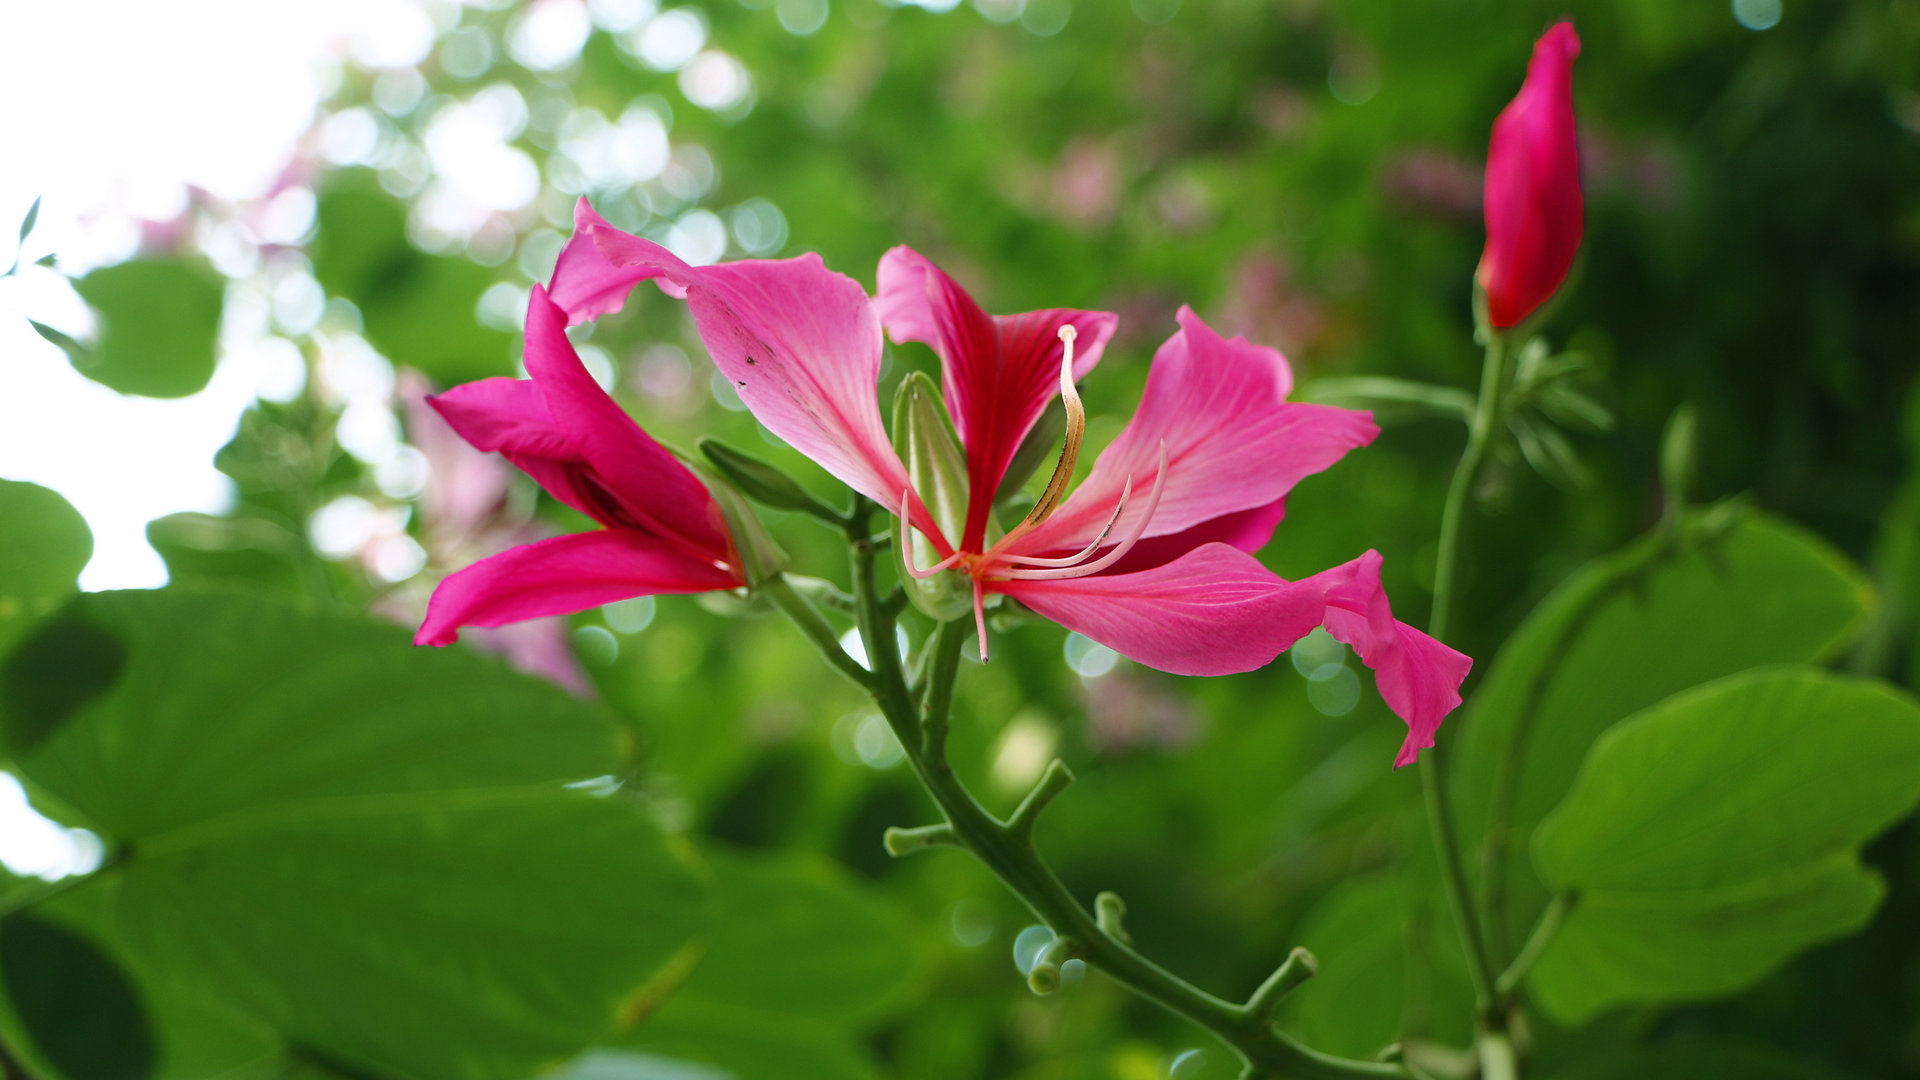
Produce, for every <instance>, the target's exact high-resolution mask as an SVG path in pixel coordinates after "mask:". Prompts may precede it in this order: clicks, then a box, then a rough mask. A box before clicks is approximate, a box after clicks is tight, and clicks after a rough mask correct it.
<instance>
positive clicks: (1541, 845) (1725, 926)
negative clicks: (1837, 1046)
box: [1532, 668, 1920, 1022]
mask: <svg viewBox="0 0 1920 1080" xmlns="http://www.w3.org/2000/svg"><path fill="white" fill-rule="evenodd" d="M1917 802H1920V704H1916V703H1915V702H1913V701H1912V700H1911V699H1909V698H1906V697H1905V696H1903V695H1900V694H1898V693H1896V692H1894V691H1893V690H1892V689H1891V688H1889V687H1887V686H1885V685H1884V684H1880V683H1876V682H1872V681H1868V680H1862V679H1855V678H1843V677H1840V676H1836V675H1829V674H1825V673H1822V672H1818V671H1814V670H1810V669H1799V668H1776V669H1768V670H1762V671H1753V672H1747V673H1743V674H1740V675H1735V676H1732V677H1729V678H1726V679H1722V680H1720V681H1718V682H1714V683H1710V684H1708V685H1706V686H1702V687H1697V688H1695V689H1693V690H1689V691H1687V692H1685V693H1682V694H1679V695H1676V696H1674V697H1673V698H1670V699H1668V700H1667V701H1664V702H1662V703H1660V704H1659V705H1656V706H1654V707H1653V708H1651V709H1648V710H1647V711H1645V712H1643V713H1641V714H1639V715H1638V716H1635V717H1633V718H1632V719H1629V720H1626V721H1623V722H1622V723H1620V724H1619V725H1617V726H1616V727H1615V728H1614V729H1613V730H1611V731H1609V732H1608V733H1607V734H1606V735H1605V736H1603V737H1602V738H1601V739H1600V740H1599V741H1598V742H1597V743H1595V744H1594V748H1593V752H1592V754H1590V755H1589V756H1588V759H1587V763H1586V766H1585V767H1584V768H1583V769H1582V770H1581V773H1580V777H1579V780H1578V781H1577V782H1576V783H1575V785H1574V787H1573V790H1572V791H1571V792H1569V793H1568V795H1567V798H1566V801H1565V802H1564V803H1562V804H1561V805H1560V807H1559V808H1558V809H1556V810H1555V811H1554V812H1553V814H1552V815H1551V816H1550V817H1548V818H1547V820H1546V821H1544V822H1542V823H1541V825H1540V828H1539V831H1538V832H1537V833H1536V834H1535V837H1534V860H1535V863H1536V865H1537V866H1538V867H1539V870H1540V874H1541V876H1542V878H1543V879H1545V880H1546V881H1547V883H1548V884H1549V885H1550V886H1551V887H1552V888H1554V889H1555V890H1558V891H1563V892H1571V893H1572V894H1574V896H1575V897H1576V901H1575V904H1574V908H1573V911H1572V912H1571V913H1570V914H1569V915H1568V916H1567V919H1566V922H1565V923H1563V924H1562V926H1561V930H1560V934H1559V936H1558V937H1557V938H1555V940H1554V942H1553V944H1552V945H1551V946H1550V947H1549V949H1548V951H1547V952H1546V953H1545V954H1544V955H1543V957H1542V959H1541V961H1540V963H1539V965H1538V966H1537V967H1536V968H1535V969H1534V973H1533V980H1532V985H1533V988H1534V990H1535V992H1536V993H1537V994H1538V996H1539V998H1540V1001H1541V1003H1542V1004H1543V1005H1545V1006H1546V1007H1547V1008H1548V1009H1550V1010H1551V1011H1553V1012H1554V1013H1555V1014H1556V1015H1559V1016H1561V1017H1562V1018H1564V1019H1567V1020H1569V1021H1576V1022H1577V1021H1580V1020H1584V1019H1586V1018H1587V1017H1589V1016H1592V1015H1593V1014H1594V1013H1596V1012H1599V1011H1600V1010H1602V1009H1604V1008H1607V1007H1608V1006H1610V1005H1615V1004H1621V1003H1625V1002H1633V1001H1662V1000H1672V999H1678V998H1701V997H1709V996H1713V995H1716V994H1721V993H1726V992H1729V991H1733V990H1737V989H1739V988H1741V987H1743V986H1745V985H1747V984H1748V983H1750V982H1752V981H1753V980H1755V979H1757V978H1759V977H1760V976H1761V975H1764V974H1765V973H1766V972H1767V971H1769V970H1771V969H1772V968H1773V967H1774V966H1775V965H1777V964H1778V963H1780V962H1781V961H1783V960H1785V959H1786V958H1788V957H1790V956H1792V955H1793V954H1794V953H1796V952H1798V951H1799V950H1800V949H1802V948H1805V947H1806V946H1808V945H1810V944H1813V943H1815V942H1818V941H1824V940H1828V939H1831V938H1833V937H1837V936H1839V935H1841V934H1844V933H1847V932H1849V931H1852V930H1855V929H1857V928H1858V927H1860V926H1861V925H1862V924H1864V922H1865V921H1866V919H1867V918H1868V916H1870V915H1871V914H1872V911H1873V909H1874V906H1875V905H1876V904H1877V903H1878V901H1879V897H1880V893H1881V886H1880V883H1879V881H1878V879H1877V878H1875V877H1874V876H1873V875H1872V874H1871V873H1869V872H1867V871H1866V870H1864V869H1862V868H1861V867H1860V866H1859V864H1858V849H1859V847H1860V845H1861V844H1864V843H1865V842H1866V841H1867V840H1868V839H1870V838H1871V837H1872V836H1874V835H1875V834H1876V833H1878V832H1880V831H1881V830H1882V829H1884V828H1886V827H1887V826H1888V825H1889V824H1891V823H1892V822H1894V821H1895V820H1897V819H1899V818H1901V817H1903V816H1905V815H1906V814H1907V813H1908V812H1910V811H1911V810H1912V809H1913V807H1914V805H1915V804H1916V803H1917Z"/></svg>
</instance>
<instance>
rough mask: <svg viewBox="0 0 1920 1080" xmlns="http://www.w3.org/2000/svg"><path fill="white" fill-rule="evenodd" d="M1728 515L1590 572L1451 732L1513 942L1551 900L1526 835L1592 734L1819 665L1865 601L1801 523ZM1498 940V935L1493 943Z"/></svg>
mask: <svg viewBox="0 0 1920 1080" xmlns="http://www.w3.org/2000/svg"><path fill="white" fill-rule="evenodd" d="M1729 510H1730V508H1720V509H1717V510H1712V511H1708V512H1707V513H1705V514H1699V515H1692V516H1690V517H1689V518H1687V519H1686V520H1685V521H1684V522H1683V523H1682V524H1681V526H1680V531H1679V533H1678V535H1675V536H1671V537H1669V536H1667V535H1664V534H1662V535H1654V536H1649V537H1646V538H1644V539H1642V540H1640V541H1638V542H1636V543H1634V544H1632V545H1630V546H1628V547H1627V548H1624V549H1622V550H1621V551H1619V552H1616V553H1615V554H1613V555H1610V556H1607V557H1606V558H1604V559H1601V560H1598V561H1596V562H1594V563H1592V564H1589V565H1588V566H1587V567H1586V568H1585V569H1582V570H1580V571H1579V572H1577V573H1576V574H1574V575H1573V576H1572V577H1571V578H1569V579H1568V581H1567V582H1566V583H1565V584H1563V585H1562V586H1561V587H1560V588H1558V589H1556V590H1555V591H1554V592H1553V594H1552V595H1550V596H1549V597H1547V599H1546V600H1544V601H1542V602H1541V604H1540V606H1539V607H1538V608H1536V609H1535V610H1534V612H1533V614H1532V615H1530V616H1528V618H1527V620H1526V622H1524V623H1523V624H1521V626H1520V628H1519V629H1518V630H1517V631H1515V633H1514V635H1513V637H1512V638H1510V639H1509V640H1508V642H1507V645H1506V647H1505V648H1504V649H1502V650H1501V652H1500V654H1499V655H1498V656H1497V657H1495V659H1494V662H1493V665H1492V667H1491V669H1490V670H1489V672H1488V674H1487V679H1486V682H1485V683H1483V684H1482V685H1481V687H1480V690H1479V691H1478V692H1477V693H1476V694H1475V695H1474V697H1473V700H1472V702H1471V703H1470V706H1469V707H1470V709H1471V713H1470V715H1469V716H1468V717H1467V718H1466V720H1465V723H1464V724H1463V726H1462V736H1461V743H1460V755H1461V756H1460V758H1459V775H1458V778H1457V779H1456V781H1455V783H1454V790H1455V791H1456V792H1457V793H1458V798H1459V805H1460V808H1461V821H1462V826H1463V827H1462V830H1461V831H1462V835H1463V836H1465V837H1467V838H1469V839H1470V840H1471V839H1472V838H1475V837H1479V836H1481V835H1482V834H1483V833H1484V832H1485V831H1486V829H1487V827H1488V823H1489V821H1504V822H1505V824H1506V828H1507V830H1508V832H1507V835H1508V837H1509V838H1510V839H1509V844H1508V846H1507V849H1506V855H1505V857H1504V858H1503V859H1502V860H1501V861H1500V863H1499V865H1496V866H1495V867H1494V871H1495V872H1496V873H1504V874H1505V875H1506V877H1507V878H1508V879H1510V880H1511V886H1510V887H1511V893H1510V903H1509V905H1508V910H1507V911H1506V912H1503V913H1502V914H1504V915H1506V916H1507V918H1508V921H1509V922H1510V925H1511V927H1512V933H1510V934H1509V935H1507V936H1508V938H1509V941H1508V944H1509V947H1515V946H1517V944H1518V942H1517V940H1513V939H1514V938H1517V937H1518V935H1519V934H1522V933H1524V932H1525V928H1526V926H1527V925H1528V923H1529V922H1530V921H1531V920H1532V918H1533V916H1534V915H1535V914H1536V913H1537V912H1538V910H1539V909H1540V907H1542V906H1543V905H1544V904H1545V902H1546V900H1547V893H1546V892H1545V891H1544V890H1543V889H1541V888H1540V887H1539V885H1538V884H1537V883H1536V882H1535V881H1534V880H1533V877H1532V873H1531V871H1530V870H1529V869H1527V864H1526V855H1525V852H1526V848H1527V843H1528V839H1529V836H1530V834H1531V832H1532V829H1533V826H1534V825H1535V824H1536V823H1537V822H1538V821H1539V820H1540V819H1541V818H1542V817H1543V816H1545V814H1546V813H1547V811H1548V810H1550V809H1552V808H1553V806H1554V805H1555V804H1557V803H1558V802H1559V801H1560V798H1561V797H1562V796H1563V795H1564V794H1565V793H1566V791H1567V788H1568V787H1569V786H1570V785H1571V784H1572V783H1573V778H1574V774H1575V773H1576V771H1577V770H1578V769H1579V766H1580V762H1581V761H1582V759H1583V758H1584V757H1585V755H1586V752H1587V748H1588V747H1589V746H1590V745H1591V744H1592V743H1593V740H1594V739H1595V738H1597V737H1598V736H1599V735H1600V733H1601V732H1602V731H1605V730H1606V729H1607V728H1608V727H1609V726H1611V725H1612V724H1614V723H1615V722H1616V721H1618V720H1620V719H1622V718H1623V717H1626V716H1629V715H1631V714H1632V713H1635V712H1637V711H1639V710H1641V709H1644V708H1646V707H1647V706H1649V705H1652V704H1653V703H1655V702H1657V701H1659V700H1661V699H1662V698H1665V697H1667V696H1668V695H1671V694H1673V693H1676V692H1677V691H1680V690H1684V689H1686V688H1687V687H1690V686H1694V685H1696V684H1698V683H1701V682H1705V681H1707V680H1709V679H1716V678H1719V677H1721V676H1724V675H1730V674H1732V673H1734V672H1737V671H1742V670H1745V669H1747V668H1751V667H1756V666H1760V665H1763V664H1778V663H1797V662H1805V661H1816V660H1821V659H1824V658H1826V657H1829V656H1831V655H1833V654H1834V653H1835V652H1836V651H1837V650H1838V649H1840V648H1841V647H1842V646H1843V645H1844V644H1845V643H1846V642H1847V641H1849V640H1850V639H1851V638H1852V636H1853V634H1854V633H1855V632H1856V630H1857V629H1858V627H1859V626H1860V625H1861V624H1862V621H1863V618H1864V616H1865V613H1866V611H1867V609H1868V606H1869V600H1870V596H1869V593H1868V590H1867V586H1866V584H1865V582H1864V581H1862V580H1861V578H1860V577H1859V575H1858V573H1857V572H1856V571H1855V570H1854V569H1853V568H1852V567H1851V566H1850V565H1849V564H1848V563H1847V562H1846V560H1845V559H1844V558H1843V557H1842V556H1841V555H1840V554H1839V553H1837V552H1835V551H1834V550H1833V549H1831V548H1830V547H1828V546H1827V545H1826V544H1824V543H1822V542H1821V541H1819V540H1817V539H1815V538H1814V537H1812V536H1811V535H1809V534H1807V533H1806V532H1804V531H1803V530H1801V529H1799V528H1796V527H1794V526H1791V525H1788V524H1786V523H1783V522H1778V521H1774V520H1771V519H1769V518H1766V517H1764V516H1761V515H1758V514H1746V515H1743V516H1740V517H1738V518H1736V519H1734V520H1733V522H1732V524H1731V525H1730V526H1723V525H1721V524H1717V522H1722V521H1724V520H1725V519H1724V515H1725V514H1726V513H1728V512H1729ZM1497 936H1498V935H1497Z"/></svg>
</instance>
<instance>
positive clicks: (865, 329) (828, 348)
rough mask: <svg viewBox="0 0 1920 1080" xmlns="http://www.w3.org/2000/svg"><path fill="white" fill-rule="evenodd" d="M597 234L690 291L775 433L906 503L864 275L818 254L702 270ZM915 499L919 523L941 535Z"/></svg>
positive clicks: (652, 247)
mask: <svg viewBox="0 0 1920 1080" xmlns="http://www.w3.org/2000/svg"><path fill="white" fill-rule="evenodd" d="M594 236H595V238H596V239H597V241H598V242H599V245H600V251H601V252H602V253H603V254H604V255H606V256H607V258H608V259H609V260H611V261H612V262H613V263H614V264H615V265H618V266H631V267H639V268H646V269H651V270H656V271H658V272H659V273H660V274H661V275H663V277H664V279H665V281H666V282H667V283H669V284H672V285H675V286H677V287H679V288H680V289H682V290H684V291H685V293H686V297H687V303H688V305H689V306H690V307H691V308H692V310H693V320H694V324H695V325H696V326H697V327H698V328H699V330H700V340H701V341H702V342H704V343H705V344H706V346H707V353H708V355H710V356H711V357H712V358H713V363H714V366H716V367H718V368H719V369H720V373H721V375H723V376H724V377H725V378H727V379H728V380H729V381H730V382H732V383H733V385H734V389H735V390H737V391H738V392H739V394H740V400H741V401H742V402H744V403H745V404H746V406H747V408H748V409H749V410H751V411H752V412H753V415H754V416H756V417H758V418H759V420H760V422H761V423H762V424H764V425H765V426H766V428H767V430H768V431H771V432H773V433H774V434H775V435H778V436H779V437H780V438H782V439H785V440H786V441H787V442H788V443H790V444H791V445H792V446H793V447H794V448H795V449H797V450H799V451H800V452H801V453H803V454H805V455H807V456H808V457H810V458H812V459H813V460H814V461H817V462H819V463H820V465H821V467H822V468H824V469H826V470H827V471H828V472H830V473H832V474H833V475H834V476H836V477H838V478H839V479H840V480H841V481H842V482H844V483H845V484H847V486H849V487H851V488H853V489H854V490H855V491H858V492H860V493H861V494H863V495H865V496H867V497H868V498H870V499H872V500H874V501H875V502H877V503H879V504H880V505H882V506H886V507H891V508H897V507H898V506H899V505H900V495H901V493H902V492H904V491H907V490H908V488H909V487H910V485H909V484H908V481H907V470H906V468H905V467H904V466H903V465H901V463H900V457H899V455H898V454H896V453H894V450H893V445H892V444H891V443H890V442H888V441H887V432H886V428H885V427H884V426H883V425H882V424H881V422H880V404H879V400H878V397H877V391H878V386H879V382H880V350H881V346H882V341H881V338H880V320H879V319H878V318H877V317H876V316H875V315H874V311H873V304H872V303H871V302H870V301H869V300H868V299H867V294H866V290H864V289H862V288H861V287H860V283H859V282H857V281H854V280H853V279H852V278H850V277H847V276H846V275H845V274H836V273H834V272H833V271H831V270H828V269H827V267H826V264H825V263H824V262H822V261H821V260H820V256H818V255H813V254H807V255H802V256H800V257H799V258H794V259H764V260H763V259H749V260H745V261H741V262H733V263H722V264H720V265H717V266H702V267H695V266H690V265H688V264H687V263H685V262H683V261H682V260H681V259H680V258H679V257H678V256H676V255H674V254H673V253H672V252H670V251H668V250H667V249H666V248H663V247H661V246H660V245H658V244H655V243H652V242H651V241H648V240H643V239H641V238H640V237H637V236H630V235H628V234H626V233H623V232H620V231H618V230H616V229H612V228H605V227H603V228H596V229H595V230H594ZM913 502H914V524H915V526H916V527H918V528H920V529H922V530H925V531H926V532H927V534H928V535H929V536H931V537H939V535H940V534H939V530H938V529H937V527H936V526H935V525H934V524H933V519H932V517H931V515H929V514H928V513H927V512H926V509H925V508H924V507H923V506H921V505H920V502H919V498H918V496H914V499H913ZM941 543H944V540H941V541H939V543H936V547H938V546H940V544H941ZM946 550H951V549H950V548H949V549H946ZM943 554H944V551H943Z"/></svg>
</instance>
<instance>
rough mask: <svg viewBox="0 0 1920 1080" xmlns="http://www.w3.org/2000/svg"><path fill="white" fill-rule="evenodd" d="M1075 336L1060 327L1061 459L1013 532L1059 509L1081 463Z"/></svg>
mask: <svg viewBox="0 0 1920 1080" xmlns="http://www.w3.org/2000/svg"><path fill="white" fill-rule="evenodd" d="M1078 336H1079V332H1078V331H1076V330H1075V329H1074V328H1073V324H1072V323H1068V324H1067V325H1066V326H1063V327H1061V328H1060V343H1061V345H1062V346H1064V348H1063V350H1062V352H1061V356H1060V402H1061V404H1062V405H1065V406H1066V409H1067V439H1066V442H1064V443H1062V444H1061V446H1060V460H1059V461H1058V462H1057V463H1055V464H1054V466H1053V475H1052V476H1051V477H1049V478H1048V479H1047V489H1046V490H1045V491H1043V492H1041V493H1040V501H1039V502H1036V503H1034V504H1033V510H1032V511H1031V512H1030V513H1028V514H1027V517H1026V520H1025V521H1022V522H1021V523H1020V524H1019V525H1017V526H1015V527H1014V529H1013V531H1014V532H1024V531H1026V530H1027V529H1031V528H1032V527H1034V526H1035V525H1038V524H1040V523H1041V522H1043V521H1045V520H1047V518H1048V517H1049V516H1051V515H1052V514H1053V512H1054V511H1055V510H1057V509H1059V508H1060V503H1061V501H1062V500H1064V499H1065V498H1066V497H1067V485H1068V484H1070V483H1072V482H1073V467H1074V466H1075V465H1076V464H1078V463H1079V461H1080V440H1081V439H1082V438H1084V437H1085V436H1086V433H1087V410H1086V408H1085V407H1084V406H1082V405H1081V404H1080V392H1079V391H1077V390H1075V389H1074V388H1073V341H1074V338H1076V337H1078Z"/></svg>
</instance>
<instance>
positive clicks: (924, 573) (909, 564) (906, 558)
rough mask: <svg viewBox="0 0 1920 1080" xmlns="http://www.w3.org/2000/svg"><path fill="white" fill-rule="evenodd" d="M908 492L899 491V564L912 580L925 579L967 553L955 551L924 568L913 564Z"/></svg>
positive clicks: (911, 524)
mask: <svg viewBox="0 0 1920 1080" xmlns="http://www.w3.org/2000/svg"><path fill="white" fill-rule="evenodd" d="M910 494H911V491H910V490H909V491H902V492H901V493H900V565H901V566H904V567H906V569H907V573H909V574H912V575H913V577H914V580H916V581H925V580H927V579H928V578H930V577H932V576H933V575H935V574H937V573H939V572H940V571H942V570H948V569H951V568H952V567H953V564H955V563H957V562H959V561H960V560H961V559H963V558H965V557H966V554H967V553H966V552H964V551H956V552H954V553H953V554H951V555H949V556H947V557H946V558H944V559H941V560H940V561H939V562H937V563H934V564H933V565H932V566H929V567H927V568H926V569H925V570H922V569H920V568H919V567H917V566H915V565H913V549H912V548H911V547H909V546H908V542H909V541H910V540H911V539H912V534H913V523H912V521H911V520H910V519H909V518H908V517H907V501H908V497H909V495H910Z"/></svg>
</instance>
